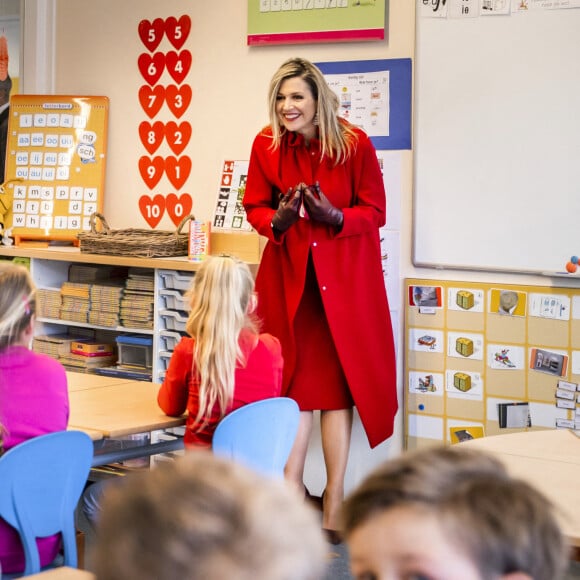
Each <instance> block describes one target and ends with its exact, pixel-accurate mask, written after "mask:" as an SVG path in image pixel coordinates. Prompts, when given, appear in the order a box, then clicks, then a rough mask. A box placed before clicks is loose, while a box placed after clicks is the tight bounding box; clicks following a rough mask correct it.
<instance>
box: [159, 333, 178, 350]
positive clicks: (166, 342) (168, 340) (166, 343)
mask: <svg viewBox="0 0 580 580" xmlns="http://www.w3.org/2000/svg"><path fill="white" fill-rule="evenodd" d="M181 337H182V335H181V334H180V333H179V332H175V331H174V330H162V331H160V332H159V340H160V341H161V348H162V349H163V350H169V351H173V350H174V349H175V347H176V346H177V344H178V343H179V341H180V340H181Z"/></svg>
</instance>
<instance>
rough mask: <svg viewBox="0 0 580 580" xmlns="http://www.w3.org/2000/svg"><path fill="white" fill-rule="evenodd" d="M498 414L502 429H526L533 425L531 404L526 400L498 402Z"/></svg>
mask: <svg viewBox="0 0 580 580" xmlns="http://www.w3.org/2000/svg"><path fill="white" fill-rule="evenodd" d="M497 414H498V420H499V428H500V429H524V428H526V427H531V426H532V418H531V415H530V406H529V404H528V403H527V402H526V401H524V402H514V403H498V405H497Z"/></svg>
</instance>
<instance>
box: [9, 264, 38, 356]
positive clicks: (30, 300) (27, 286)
mask: <svg viewBox="0 0 580 580" xmlns="http://www.w3.org/2000/svg"><path fill="white" fill-rule="evenodd" d="M35 309H36V300H35V297H34V287H33V284H32V280H31V278H30V274H29V273H28V270H27V269H26V268H24V267H23V266H18V265H15V264H13V263H11V262H0V350H2V349H4V348H6V347H7V346H10V345H12V344H14V343H15V342H17V341H18V340H19V339H20V337H21V336H22V333H23V331H24V330H25V329H26V328H27V327H28V325H29V324H30V320H31V318H32V316H33V314H34V313H35Z"/></svg>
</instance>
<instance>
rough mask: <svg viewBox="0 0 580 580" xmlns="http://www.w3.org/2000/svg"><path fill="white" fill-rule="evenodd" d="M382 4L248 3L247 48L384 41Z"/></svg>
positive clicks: (366, 0) (329, 0) (337, 0)
mask: <svg viewBox="0 0 580 580" xmlns="http://www.w3.org/2000/svg"><path fill="white" fill-rule="evenodd" d="M385 2H386V0H248V37H247V43H248V46H260V45H268V44H299V43H307V42H308V43H311V42H353V41H357V42H358V41H365V40H383V39H384V38H385V25H386V22H385V14H386V10H385Z"/></svg>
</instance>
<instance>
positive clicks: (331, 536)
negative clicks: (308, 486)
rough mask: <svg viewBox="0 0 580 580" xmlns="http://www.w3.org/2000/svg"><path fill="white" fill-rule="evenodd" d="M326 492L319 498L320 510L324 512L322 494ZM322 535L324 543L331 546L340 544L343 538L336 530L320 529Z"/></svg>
mask: <svg viewBox="0 0 580 580" xmlns="http://www.w3.org/2000/svg"><path fill="white" fill-rule="evenodd" d="M325 493H326V490H324V491H323V492H322V496H321V497H320V509H321V510H322V511H324V494H325ZM322 533H323V534H324V537H325V538H326V541H327V542H328V543H329V544H332V545H333V546H337V545H338V544H342V542H343V540H344V538H343V536H342V533H341V532H339V531H338V530H331V529H330V528H322Z"/></svg>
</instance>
